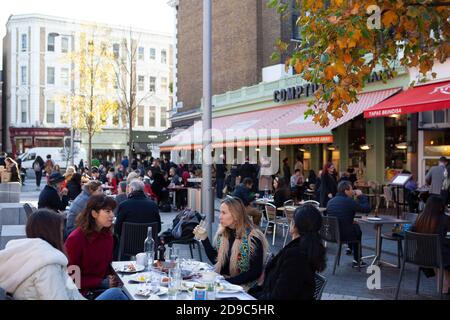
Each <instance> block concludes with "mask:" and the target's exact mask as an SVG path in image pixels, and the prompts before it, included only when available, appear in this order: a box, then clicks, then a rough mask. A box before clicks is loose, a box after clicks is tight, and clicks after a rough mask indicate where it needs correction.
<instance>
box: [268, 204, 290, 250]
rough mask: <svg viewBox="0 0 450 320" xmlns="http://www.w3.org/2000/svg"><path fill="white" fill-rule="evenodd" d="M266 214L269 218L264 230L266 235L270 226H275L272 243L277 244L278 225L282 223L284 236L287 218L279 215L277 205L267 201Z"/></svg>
mask: <svg viewBox="0 0 450 320" xmlns="http://www.w3.org/2000/svg"><path fill="white" fill-rule="evenodd" d="M265 209H266V210H265V214H266V219H267V225H266V230H265V231H264V235H267V230H268V229H269V226H270V225H272V226H273V236H272V245H273V246H274V245H275V235H276V233H277V225H281V226H282V227H283V236H284V227H285V226H286V219H283V218H278V217H277V207H275V206H274V205H273V204H271V203H267V204H266V205H265Z"/></svg>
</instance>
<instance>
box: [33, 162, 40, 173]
mask: <svg viewBox="0 0 450 320" xmlns="http://www.w3.org/2000/svg"><path fill="white" fill-rule="evenodd" d="M33 169H34V171H41V170H42V169H41V165H40V164H39V162H35V163H34V166H33Z"/></svg>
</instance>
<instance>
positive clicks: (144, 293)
mask: <svg viewBox="0 0 450 320" xmlns="http://www.w3.org/2000/svg"><path fill="white" fill-rule="evenodd" d="M167 292H169V289H167V288H164V287H158V288H157V289H156V290H155V291H153V290H152V289H150V288H142V289H139V290H138V291H136V295H137V296H139V297H145V298H149V297H151V296H152V295H156V296H162V295H165V294H167Z"/></svg>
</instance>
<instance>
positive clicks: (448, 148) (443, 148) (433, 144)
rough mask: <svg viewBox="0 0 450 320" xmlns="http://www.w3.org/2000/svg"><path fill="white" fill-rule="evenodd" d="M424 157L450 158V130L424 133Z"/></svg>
mask: <svg viewBox="0 0 450 320" xmlns="http://www.w3.org/2000/svg"><path fill="white" fill-rule="evenodd" d="M424 156H425V157H441V156H445V157H450V130H441V131H426V130H425V131H424Z"/></svg>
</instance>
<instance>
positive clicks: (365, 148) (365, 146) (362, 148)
mask: <svg viewBox="0 0 450 320" xmlns="http://www.w3.org/2000/svg"><path fill="white" fill-rule="evenodd" d="M359 148H360V149H361V150H363V151H368V150H370V149H372V145H370V144H363V145H361V146H359Z"/></svg>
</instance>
